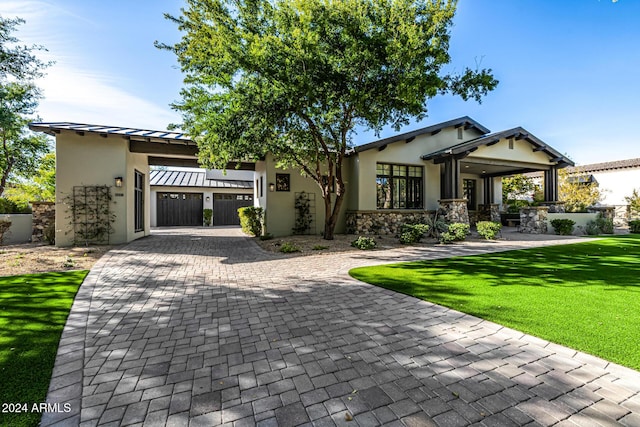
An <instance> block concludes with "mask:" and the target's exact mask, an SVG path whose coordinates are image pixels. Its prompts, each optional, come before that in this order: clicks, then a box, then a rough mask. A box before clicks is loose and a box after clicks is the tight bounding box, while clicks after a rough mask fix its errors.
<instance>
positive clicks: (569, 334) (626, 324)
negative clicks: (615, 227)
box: [349, 235, 640, 370]
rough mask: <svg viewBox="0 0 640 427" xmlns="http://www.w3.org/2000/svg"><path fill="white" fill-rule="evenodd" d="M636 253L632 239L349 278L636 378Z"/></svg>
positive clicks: (358, 272)
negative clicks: (563, 349) (573, 352)
mask: <svg viewBox="0 0 640 427" xmlns="http://www.w3.org/2000/svg"><path fill="white" fill-rule="evenodd" d="M638 253H640V236H638V235H627V236H615V237H608V238H604V239H597V240H595V239H594V240H592V241H589V242H586V243H578V244H575V243H574V244H570V245H558V246H549V247H544V248H531V249H526V250H518V251H508V252H500V253H491V254H484V255H475V256H460V257H455V258H447V259H441V260H428V261H420V262H412V263H402V264H387V265H380V266H375V267H363V268H356V269H353V270H351V271H350V272H349V274H350V275H351V276H353V277H355V278H356V279H358V280H363V281H365V282H367V283H371V284H374V285H377V286H381V287H384V288H386V289H392V290H395V291H397V292H402V293H404V294H408V295H413V296H415V297H417V298H420V299H423V300H426V301H430V302H432V303H435V304H440V305H444V306H446V307H449V308H452V309H455V310H459V311H462V312H464V313H468V314H471V315H473V316H478V317H481V318H483V319H487V320H489V321H492V322H496V323H498V324H500V325H504V326H506V327H509V328H513V329H516V330H518V331H521V332H523V333H525V334H531V335H534V336H537V337H540V338H542V339H544V340H547V341H551V342H554V343H558V344H561V345H565V346H568V347H571V348H573V349H576V350H580V351H583V352H586V353H589V354H593V355H596V356H598V357H601V358H604V359H606V360H609V361H612V362H615V363H619V364H622V365H625V366H628V367H630V368H632V369H636V370H638V369H640V346H638V344H637V343H638V325H639V324H640V298H638V290H639V289H640V285H639V283H638V277H640V263H638ZM596 302H597V303H596Z"/></svg>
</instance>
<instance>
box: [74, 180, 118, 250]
mask: <svg viewBox="0 0 640 427" xmlns="http://www.w3.org/2000/svg"><path fill="white" fill-rule="evenodd" d="M63 203H64V204H65V205H67V206H68V208H69V217H68V219H69V220H70V222H71V224H73V230H72V231H73V241H74V243H75V244H84V245H87V246H88V245H89V244H90V243H98V244H104V243H107V244H108V243H109V238H110V236H111V234H113V232H114V231H115V230H114V228H113V223H114V222H115V221H116V214H115V213H114V211H113V209H112V207H111V204H112V200H111V187H108V186H106V185H87V186H75V187H73V191H72V193H71V194H69V195H67V196H65V197H64V200H63Z"/></svg>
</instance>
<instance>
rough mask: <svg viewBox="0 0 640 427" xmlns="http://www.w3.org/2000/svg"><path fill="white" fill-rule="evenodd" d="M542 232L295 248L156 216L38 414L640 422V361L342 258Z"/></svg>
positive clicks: (422, 253) (123, 258)
mask: <svg viewBox="0 0 640 427" xmlns="http://www.w3.org/2000/svg"><path fill="white" fill-rule="evenodd" d="M546 243H550V242H521V243H517V242H510V243H503V244H481V243H476V244H466V245H457V246H436V247H432V248H422V249H416V248H406V249H396V250H390V251H384V252H357V253H350V254H344V253H342V254H331V255H330V254H323V255H317V256H311V257H299V258H284V259H283V257H281V256H277V255H269V254H266V253H264V252H263V251H261V250H260V249H258V247H257V246H256V245H255V244H254V243H253V242H251V241H250V240H249V239H247V238H245V237H243V236H242V235H241V233H240V232H239V230H237V229H235V228H226V229H205V230H202V229H168V230H162V231H158V232H156V233H155V234H154V235H153V236H151V237H149V238H145V239H142V240H139V241H136V242H133V243H131V244H129V245H127V246H124V247H122V248H119V249H115V250H113V251H111V252H110V253H108V254H107V255H106V256H105V257H104V258H103V259H101V260H100V261H99V262H98V263H97V264H96V266H95V268H94V269H93V270H92V271H91V273H90V274H89V276H88V277H87V280H86V281H85V283H84V284H83V285H82V287H81V289H80V292H79V294H78V297H77V298H76V302H75V303H74V306H73V309H72V313H71V315H70V317H69V320H68V323H67V326H66V328H65V332H64V335H63V339H62V341H61V345H60V349H59V352H58V357H57V360H56V367H55V369H54V376H53V379H52V382H51V387H50V391H49V395H48V401H49V402H52V403H53V402H57V403H65V402H69V403H71V407H72V410H71V412H69V413H49V414H45V416H44V417H43V425H50V424H56V423H59V425H78V424H80V425H83V426H94V425H113V426H116V425H144V426H147V425H150V426H164V425H167V426H180V425H185V426H186V425H190V426H212V425H220V424H224V425H230V426H231V425H233V426H244V425H255V424H257V425H260V426H276V425H277V426H285V427H286V426H294V425H301V424H306V425H317V426H325V425H328V426H333V425H345V426H357V425H361V426H375V425H397V426H401V425H405V426H434V425H438V426H464V425H472V424H474V423H475V424H477V425H486V426H502V425H505V426H508V425H531V426H536V425H559V426H565V425H566V426H574V425H579V426H588V425H618V424H619V423H621V424H626V425H635V426H638V425H640V394H639V393H640V373H638V372H636V371H632V370H629V369H626V368H622V367H619V366H616V365H613V364H609V363H607V362H605V361H603V360H600V359H597V358H595V357H591V356H588V355H585V354H581V353H576V352H575V351H573V350H569V349H567V348H564V347H561V346H558V345H554V344H550V343H548V342H545V341H542V340H540V339H536V338H534V337H531V336H526V335H523V334H522V333H519V332H516V331H513V330H510V329H507V328H503V327H501V326H499V325H496V324H493V323H491V322H486V321H482V320H480V319H478V318H475V317H472V316H468V315H464V314H461V313H459V312H456V311H453V310H449V309H445V308H442V307H439V306H436V305H433V304H430V303H427V302H424V301H420V300H417V299H414V298H412V297H409V296H404V295H401V294H397V293H394V292H392V291H389V290H385V289H381V288H377V287H374V286H370V285H366V284H363V283H360V282H357V281H355V280H353V279H351V278H349V277H348V276H347V274H346V272H347V271H348V269H349V268H351V267H354V266H358V265H365V264H374V263H380V262H389V261H397V260H400V259H401V260H409V259H419V258H423V259H424V258H430V257H442V256H448V255H450V254H451V253H452V252H455V253H456V254H459V253H478V252H484V251H488V250H497V249H501V248H502V249H504V248H506V247H509V248H516V247H523V246H531V245H535V244H546Z"/></svg>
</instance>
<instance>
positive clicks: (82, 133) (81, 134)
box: [76, 130, 84, 136]
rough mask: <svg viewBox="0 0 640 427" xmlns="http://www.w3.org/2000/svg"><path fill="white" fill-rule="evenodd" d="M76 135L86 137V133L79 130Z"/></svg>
mask: <svg viewBox="0 0 640 427" xmlns="http://www.w3.org/2000/svg"><path fill="white" fill-rule="evenodd" d="M76 135H80V136H84V132H83V131H81V130H77V131H76Z"/></svg>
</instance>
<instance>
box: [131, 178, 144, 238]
mask: <svg viewBox="0 0 640 427" xmlns="http://www.w3.org/2000/svg"><path fill="white" fill-rule="evenodd" d="M133 231H134V232H135V233H140V232H142V231H144V174H143V173H142V172H140V171H138V170H136V169H134V171H133Z"/></svg>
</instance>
